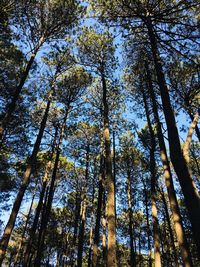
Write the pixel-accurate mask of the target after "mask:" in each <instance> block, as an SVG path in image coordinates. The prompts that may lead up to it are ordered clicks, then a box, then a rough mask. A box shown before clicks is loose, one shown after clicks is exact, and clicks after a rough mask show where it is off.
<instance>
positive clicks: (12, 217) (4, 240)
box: [0, 96, 51, 266]
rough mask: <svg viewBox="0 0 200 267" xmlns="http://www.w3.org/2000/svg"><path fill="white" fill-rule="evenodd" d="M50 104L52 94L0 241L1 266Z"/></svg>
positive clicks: (34, 161)
mask: <svg viewBox="0 0 200 267" xmlns="http://www.w3.org/2000/svg"><path fill="white" fill-rule="evenodd" d="M50 105H51V96H50V97H49V100H48V102H47V106H46V110H45V113H44V115H43V118H42V121H41V124H40V129H39V133H38V135H37V139H36V142H35V145H34V148H33V151H32V154H31V156H30V158H29V159H28V160H27V165H26V170H25V172H24V175H23V180H22V184H21V186H20V189H19V192H18V194H17V197H16V199H15V202H14V205H13V208H12V211H11V215H10V217H9V220H8V223H7V225H6V228H5V230H4V234H3V237H2V239H1V242H0V266H1V264H2V262H3V259H4V257H5V253H6V250H7V247H8V242H9V239H10V236H11V233H12V230H13V228H14V225H15V221H16V218H17V214H18V212H19V209H20V206H21V203H22V200H23V196H24V193H25V191H26V189H27V187H28V185H29V181H30V176H31V172H32V170H33V168H34V166H35V163H36V158H37V154H38V152H39V148H40V144H41V141H42V137H43V134H44V129H45V127H46V122H47V118H48V114H49V109H50Z"/></svg>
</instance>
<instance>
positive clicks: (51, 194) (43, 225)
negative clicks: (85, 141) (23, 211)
mask: <svg viewBox="0 0 200 267" xmlns="http://www.w3.org/2000/svg"><path fill="white" fill-rule="evenodd" d="M67 116H68V110H67V111H66V115H65V117H64V119H63V123H62V126H61V131H60V137H59V141H58V145H57V148H56V157H55V162H54V167H53V172H52V177H51V184H50V188H49V195H48V200H47V206H46V212H45V213H44V214H43V216H42V218H41V226H40V227H41V229H42V230H41V231H40V233H39V237H38V249H37V255H36V259H35V263H34V266H36V267H39V266H40V265H41V259H42V253H43V246H44V239H45V234H46V228H47V224H48V221H49V217H50V213H51V206H52V202H53V197H54V191H55V181H56V178H57V171H58V164H59V158H60V153H61V148H60V147H61V144H62V141H63V136H64V131H65V128H66V120H67Z"/></svg>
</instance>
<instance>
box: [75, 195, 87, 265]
mask: <svg viewBox="0 0 200 267" xmlns="http://www.w3.org/2000/svg"><path fill="white" fill-rule="evenodd" d="M85 216H86V199H85V196H84V199H83V200H82V203H81V216H80V229H79V237H78V239H79V240H78V257H77V267H82V262H83V244H84V231H85Z"/></svg>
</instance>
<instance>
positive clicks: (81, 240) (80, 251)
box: [77, 145, 90, 267]
mask: <svg viewBox="0 0 200 267" xmlns="http://www.w3.org/2000/svg"><path fill="white" fill-rule="evenodd" d="M89 153H90V147H89V145H88V146H87V151H86V168H85V181H86V184H87V183H88V177H89V155H90V154H89ZM83 190H84V191H86V189H83ZM85 216H86V192H83V197H82V203H81V222H80V230H79V237H78V257H77V266H78V267H82V259H83V244H84V231H85Z"/></svg>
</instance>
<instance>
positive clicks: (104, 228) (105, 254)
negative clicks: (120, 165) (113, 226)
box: [102, 191, 108, 267]
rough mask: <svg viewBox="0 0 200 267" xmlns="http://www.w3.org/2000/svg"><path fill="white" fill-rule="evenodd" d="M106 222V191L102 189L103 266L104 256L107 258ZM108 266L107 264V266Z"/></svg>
mask: <svg viewBox="0 0 200 267" xmlns="http://www.w3.org/2000/svg"><path fill="white" fill-rule="evenodd" d="M106 226H107V222H106V193H105V191H104V193H103V216H102V228H103V233H102V252H103V263H104V266H105V267H106V266H107V265H106V258H107V243H106V228H107V227H106ZM107 267H108V266H107Z"/></svg>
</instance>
